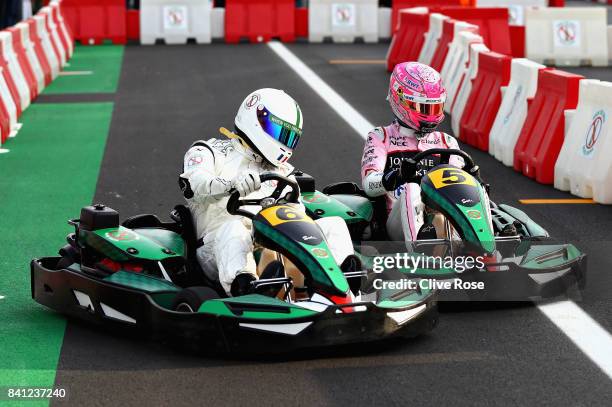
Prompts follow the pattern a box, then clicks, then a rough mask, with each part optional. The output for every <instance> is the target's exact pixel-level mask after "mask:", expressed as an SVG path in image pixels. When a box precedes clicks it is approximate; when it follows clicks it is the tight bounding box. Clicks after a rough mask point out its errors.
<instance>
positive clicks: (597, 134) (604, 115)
mask: <svg viewBox="0 0 612 407" xmlns="http://www.w3.org/2000/svg"><path fill="white" fill-rule="evenodd" d="M610 115H612V83H610V82H601V81H598V80H592V79H585V80H582V81H580V95H579V101H578V106H577V107H576V111H575V113H574V115H573V118H572V120H571V123H570V125H569V127H568V130H567V132H566V134H565V140H564V142H563V147H562V148H561V152H560V153H559V158H558V159H557V161H556V164H555V177H554V184H555V188H557V189H560V190H562V191H570V192H571V193H572V194H574V195H577V196H580V197H583V198H593V200H594V201H595V202H599V203H603V204H612V155H611V154H610V151H612V138H611V137H610V136H611V135H612V132H611V131H610V129H611V127H612V126H611V125H610V123H611V122H610V119H611V117H610Z"/></svg>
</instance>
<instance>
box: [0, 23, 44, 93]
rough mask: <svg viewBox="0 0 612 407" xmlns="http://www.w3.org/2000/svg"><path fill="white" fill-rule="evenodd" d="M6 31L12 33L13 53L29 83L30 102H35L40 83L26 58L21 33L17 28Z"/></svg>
mask: <svg viewBox="0 0 612 407" xmlns="http://www.w3.org/2000/svg"><path fill="white" fill-rule="evenodd" d="M6 31H8V32H10V33H11V37H12V39H13V51H14V52H15V55H17V61H18V62H19V66H20V67H21V72H23V76H24V77H25V79H26V82H27V83H28V88H29V89H30V100H34V99H36V97H37V96H38V82H37V80H36V76H35V75H34V70H33V69H32V65H30V61H29V60H28V57H27V56H26V53H25V48H24V47H23V42H22V41H21V32H20V31H19V28H15V27H11V28H7V29H6Z"/></svg>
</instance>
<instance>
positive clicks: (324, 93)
mask: <svg viewBox="0 0 612 407" xmlns="http://www.w3.org/2000/svg"><path fill="white" fill-rule="evenodd" d="M268 47H270V48H271V49H272V51H274V52H275V53H276V55H278V56H279V57H280V58H281V59H282V60H283V61H285V62H286V63H287V65H289V67H290V68H291V69H293V71H294V72H295V73H296V74H297V75H298V76H299V77H301V78H302V79H303V80H304V82H306V83H307V84H308V86H310V87H311V88H312V90H314V91H315V92H316V93H317V94H318V95H319V96H321V98H322V99H323V100H324V101H326V102H327V104H328V105H329V106H330V107H331V108H332V109H334V110H335V111H336V113H338V115H340V117H341V118H343V119H344V120H345V121H346V122H347V123H348V125H349V126H351V127H352V128H353V129H354V130H355V131H356V132H357V134H359V135H360V136H361V137H362V138H364V139H365V138H366V137H367V135H368V132H369V131H371V130H372V129H373V128H374V125H373V124H372V123H370V122H369V121H368V120H366V118H365V117H363V116H362V115H361V113H359V112H358V111H357V110H355V108H354V107H353V106H351V105H350V104H349V103H348V102H347V101H346V100H344V98H343V97H342V96H340V95H339V94H338V92H336V91H335V90H333V89H332V88H331V86H329V85H328V84H327V83H325V81H323V79H321V78H320V77H319V76H318V75H317V74H316V73H314V71H313V70H312V69H310V68H309V67H308V66H306V64H305V63H303V62H302V61H301V60H300V59H299V58H298V57H296V56H295V55H294V54H293V53H292V52H291V51H289V50H288V49H287V47H285V46H284V45H283V44H281V43H280V42H269V43H268Z"/></svg>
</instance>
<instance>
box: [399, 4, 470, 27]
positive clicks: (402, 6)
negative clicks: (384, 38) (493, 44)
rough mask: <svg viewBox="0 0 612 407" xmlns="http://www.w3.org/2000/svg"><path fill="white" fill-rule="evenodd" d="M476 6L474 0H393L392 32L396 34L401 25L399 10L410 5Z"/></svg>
mask: <svg viewBox="0 0 612 407" xmlns="http://www.w3.org/2000/svg"><path fill="white" fill-rule="evenodd" d="M464 5H470V6H474V5H475V1H474V0H427V1H425V0H393V3H392V4H391V32H392V33H393V34H395V32H396V31H397V30H398V28H399V26H398V25H397V23H398V20H399V11H400V10H401V9H403V8H410V7H422V6H424V7H441V6H464Z"/></svg>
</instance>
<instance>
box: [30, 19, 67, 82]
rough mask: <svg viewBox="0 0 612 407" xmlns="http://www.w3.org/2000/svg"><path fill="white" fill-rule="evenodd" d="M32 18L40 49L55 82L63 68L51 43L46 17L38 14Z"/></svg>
mask: <svg viewBox="0 0 612 407" xmlns="http://www.w3.org/2000/svg"><path fill="white" fill-rule="evenodd" d="M32 18H33V20H34V24H33V27H34V29H35V30H36V35H37V36H38V39H39V44H40V48H41V50H42V52H43V53H44V55H45V58H46V60H47V63H48V64H49V69H50V72H51V80H54V79H55V78H57V76H58V75H59V71H60V68H61V61H60V58H59V55H58V52H57V51H56V50H54V49H53V44H52V43H51V36H50V35H49V32H48V31H47V26H46V19H45V16H44V15H40V14H37V15H35V16H34V17H32Z"/></svg>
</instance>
